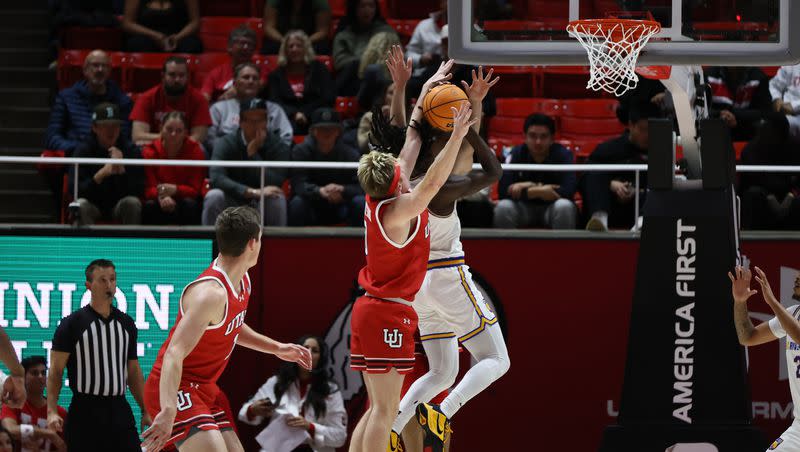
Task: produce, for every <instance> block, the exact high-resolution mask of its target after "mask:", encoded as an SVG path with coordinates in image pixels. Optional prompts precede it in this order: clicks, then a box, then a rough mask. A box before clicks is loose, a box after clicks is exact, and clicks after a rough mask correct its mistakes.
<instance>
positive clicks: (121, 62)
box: [56, 50, 128, 90]
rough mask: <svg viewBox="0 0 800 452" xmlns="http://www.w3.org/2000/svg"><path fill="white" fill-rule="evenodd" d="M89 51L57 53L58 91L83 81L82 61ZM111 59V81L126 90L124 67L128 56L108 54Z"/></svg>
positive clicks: (120, 53) (119, 53)
mask: <svg viewBox="0 0 800 452" xmlns="http://www.w3.org/2000/svg"><path fill="white" fill-rule="evenodd" d="M89 52H91V50H61V51H59V52H58V70H57V72H56V79H57V80H58V89H64V88H68V87H70V86H72V85H73V84H74V83H75V82H77V81H78V80H82V79H83V61H84V60H85V59H86V55H88V54H89ZM108 55H109V58H111V79H112V80H114V81H115V82H117V84H118V85H119V86H120V87H121V88H122V89H123V90H126V86H125V75H124V74H125V65H126V63H127V58H128V54H126V53H123V52H109V53H108Z"/></svg>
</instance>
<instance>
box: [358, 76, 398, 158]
mask: <svg viewBox="0 0 800 452" xmlns="http://www.w3.org/2000/svg"><path fill="white" fill-rule="evenodd" d="M394 91H395V89H394V83H390V82H387V83H384V84H383V90H382V92H380V95H379V96H375V99H374V100H372V101H371V102H370V104H369V105H368V107H369V110H368V111H367V112H366V113H364V115H363V116H361V120H360V121H359V123H358V137H357V140H358V150H359V151H361V153H362V154H366V153H367V152H369V134H370V133H371V132H372V115H373V108H375V107H380V109H381V113H382V114H383V115H384V116H387V117H388V116H389V109H390V107H391V105H392V98H394Z"/></svg>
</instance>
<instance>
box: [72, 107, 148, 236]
mask: <svg viewBox="0 0 800 452" xmlns="http://www.w3.org/2000/svg"><path fill="white" fill-rule="evenodd" d="M121 124H122V117H121V116H120V110H119V107H118V106H117V105H115V104H111V103H107V102H104V103H101V104H99V105H98V106H97V107H95V109H94V113H93V114H92V134H91V136H90V137H89V138H88V139H87V141H86V142H85V143H83V144H82V145H80V146H79V147H78V148H77V149H76V150H75V157H86V158H110V159H111V160H110V161H109V163H106V164H105V165H81V166H80V167H79V169H78V174H75V168H74V166H70V170H69V186H70V187H72V186H73V184H74V180H75V177H77V178H78V203H79V204H80V218H77V219H76V220H77V221H78V224H86V225H88V224H94V223H95V222H96V221H98V220H100V219H103V220H106V221H109V220H113V221H119V222H121V223H122V224H141V222H142V201H141V200H140V199H139V198H140V197H141V196H142V192H143V190H144V171H143V170H142V167H141V166H125V165H123V164H122V162H121V160H124V159H138V158H141V153H140V152H139V150H138V149H137V148H136V147H135V146H133V145H132V144H131V143H130V142H129V141H127V140H125V139H124V138H122V137H121V136H120V129H121ZM112 162H118V163H112Z"/></svg>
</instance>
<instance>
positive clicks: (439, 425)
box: [417, 403, 450, 452]
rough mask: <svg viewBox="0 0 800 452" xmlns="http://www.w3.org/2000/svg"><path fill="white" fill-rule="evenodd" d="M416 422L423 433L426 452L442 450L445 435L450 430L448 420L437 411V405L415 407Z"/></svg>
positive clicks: (426, 404)
mask: <svg viewBox="0 0 800 452" xmlns="http://www.w3.org/2000/svg"><path fill="white" fill-rule="evenodd" d="M417 422H419V425H421V426H422V430H423V431H424V432H425V438H424V440H423V443H422V444H423V447H424V448H425V451H426V452H427V451H428V450H429V448H430V452H442V451H443V450H444V439H445V434H446V433H447V432H448V431H449V430H450V420H449V419H447V416H445V415H444V413H442V411H441V410H440V409H439V405H431V404H428V403H420V404H419V405H417Z"/></svg>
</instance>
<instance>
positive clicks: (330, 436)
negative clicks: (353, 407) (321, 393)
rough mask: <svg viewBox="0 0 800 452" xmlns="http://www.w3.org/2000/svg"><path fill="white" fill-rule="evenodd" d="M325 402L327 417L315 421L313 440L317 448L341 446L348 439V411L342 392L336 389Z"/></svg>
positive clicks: (313, 444)
mask: <svg viewBox="0 0 800 452" xmlns="http://www.w3.org/2000/svg"><path fill="white" fill-rule="evenodd" d="M325 404H326V411H325V417H324V418H322V419H318V420H317V422H314V436H313V437H312V438H311V440H312V442H313V443H312V446H314V448H315V449H317V448H322V447H330V448H336V447H341V446H343V445H344V442H345V440H346V439H347V411H345V409H344V401H343V400H342V393H341V392H340V391H336V392H334V393H333V394H331V395H329V396H328V398H327V400H325Z"/></svg>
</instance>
